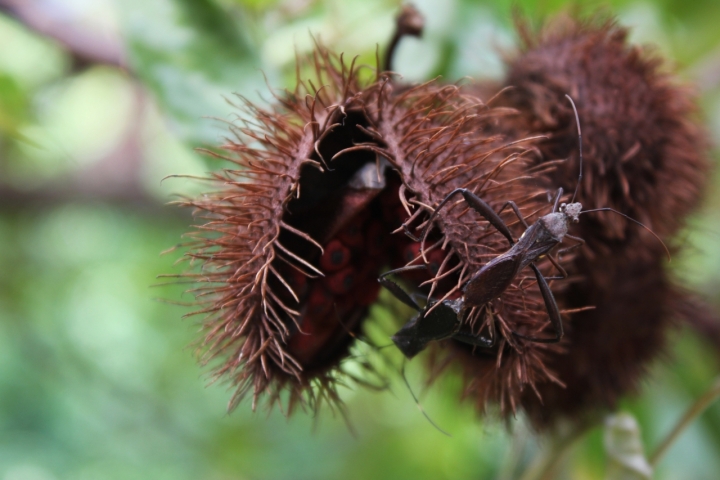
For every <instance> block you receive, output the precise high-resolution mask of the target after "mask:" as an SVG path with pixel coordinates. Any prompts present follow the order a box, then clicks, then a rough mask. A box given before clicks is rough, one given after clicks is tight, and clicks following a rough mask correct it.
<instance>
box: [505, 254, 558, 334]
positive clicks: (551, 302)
mask: <svg viewBox="0 0 720 480" xmlns="http://www.w3.org/2000/svg"><path fill="white" fill-rule="evenodd" d="M530 267H531V268H532V269H533V272H535V277H536V278H537V281H538V286H539V287H540V293H541V294H542V297H543V301H544V302H545V308H547V311H548V315H549V316H550V322H551V323H552V326H553V327H554V328H555V337H550V338H537V337H528V336H526V335H521V334H519V333H517V332H513V334H514V335H515V336H516V337H520V338H524V339H525V340H530V341H531V342H536V343H557V342H559V341H560V339H561V338H562V337H563V325H562V318H561V317H560V310H559V309H558V306H557V303H556V302H555V297H554V296H553V293H552V290H550V286H549V285H548V284H547V281H546V280H545V277H543V275H542V273H540V270H538V268H537V267H536V266H535V264H534V263H531V264H530Z"/></svg>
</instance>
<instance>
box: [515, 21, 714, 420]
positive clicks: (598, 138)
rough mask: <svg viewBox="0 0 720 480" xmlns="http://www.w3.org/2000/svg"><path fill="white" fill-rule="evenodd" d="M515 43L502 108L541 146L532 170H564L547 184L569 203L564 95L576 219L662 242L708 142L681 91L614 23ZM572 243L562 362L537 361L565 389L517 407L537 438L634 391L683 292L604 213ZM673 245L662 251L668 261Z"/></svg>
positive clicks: (687, 198) (691, 194)
mask: <svg viewBox="0 0 720 480" xmlns="http://www.w3.org/2000/svg"><path fill="white" fill-rule="evenodd" d="M520 32H521V37H522V38H523V39H524V42H525V45H524V47H523V48H522V50H521V52H520V53H519V54H518V55H517V57H515V58H513V59H512V60H511V61H510V64H509V73H508V76H507V79H506V85H508V86H512V87H513V88H512V90H510V91H509V92H508V93H507V95H506V96H505V97H504V98H505V99H507V105H509V106H511V107H513V108H517V109H518V110H520V111H521V112H522V114H521V115H520V116H518V117H516V119H517V120H518V123H517V124H516V125H517V127H516V128H519V129H521V130H523V131H529V132H533V133H537V134H540V133H542V134H545V135H547V136H548V138H547V139H546V140H543V141H541V142H539V143H538V151H539V152H540V156H539V157H537V158H538V159H540V161H541V162H552V161H554V160H557V159H568V160H567V161H565V162H563V163H562V164H560V165H559V166H558V168H556V169H555V170H554V172H551V173H552V175H551V176H549V177H548V179H549V180H550V182H549V184H548V185H549V186H554V187H555V188H557V187H563V188H564V189H565V190H566V191H573V190H575V188H576V185H577V181H578V180H577V178H578V172H579V164H578V139H577V131H576V126H575V119H574V115H573V112H572V109H571V106H570V104H569V102H567V100H566V99H565V98H564V95H565V94H569V95H570V96H571V97H572V98H573V99H574V101H575V104H576V105H577V108H578V111H579V116H580V122H581V124H582V136H583V151H584V165H583V180H582V183H581V185H580V187H579V192H578V199H577V200H578V201H579V202H581V203H582V204H583V208H584V209H585V210H588V209H594V208H602V207H611V208H614V209H615V210H618V211H619V212H622V213H624V214H626V215H629V216H631V217H633V218H635V219H637V220H638V221H640V222H642V223H643V224H645V225H646V226H647V227H649V228H651V229H652V230H653V231H654V232H655V233H657V234H658V235H659V236H661V237H662V238H663V239H664V240H665V241H666V242H669V241H670V238H671V236H672V235H673V234H675V233H677V231H678V229H679V228H680V227H681V226H682V225H683V224H684V221H685V218H686V217H687V215H688V214H689V213H690V212H691V211H692V210H693V209H694V208H696V207H697V205H698V202H699V200H700V198H701V196H702V192H703V190H704V186H705V185H706V179H707V178H708V170H709V162H708V157H707V146H708V141H707V138H706V136H705V133H704V132H703V131H702V129H701V128H700V127H699V126H698V124H697V122H696V120H695V115H696V108H695V106H694V103H693V97H692V95H691V94H690V90H689V89H688V88H687V87H686V86H683V85H681V84H679V83H678V82H677V81H676V79H675V78H674V77H673V76H672V75H671V74H670V73H668V72H669V69H668V67H667V65H666V64H665V63H664V62H662V61H661V59H660V58H659V57H658V56H657V55H655V54H653V53H652V52H648V51H647V50H646V49H641V48H639V47H634V46H630V45H628V44H627V30H626V29H624V28H622V27H619V26H618V25H616V24H615V23H614V22H613V21H603V20H597V19H594V20H590V21H578V20H574V19H571V18H568V17H560V18H559V19H556V20H555V21H553V22H550V23H549V24H547V25H546V26H545V27H544V28H543V29H542V30H541V31H540V32H539V33H533V32H531V31H530V29H528V28H527V27H525V26H521V27H520ZM572 233H573V234H575V235H577V236H580V237H581V238H583V239H584V240H585V241H586V242H587V243H586V245H585V246H584V247H583V248H581V249H580V250H579V251H578V254H577V256H576V257H575V260H574V262H572V263H571V264H568V265H567V267H568V270H569V271H570V272H571V274H572V276H574V277H575V278H576V281H575V282H573V283H572V284H571V286H570V287H569V288H568V289H567V290H565V292H562V293H561V294H560V295H559V297H558V300H559V302H560V303H561V304H562V305H564V306H565V307H566V308H577V307H583V306H594V307H595V309H594V310H591V311H584V312H580V313H576V314H574V315H573V316H572V319H571V324H572V329H571V330H570V331H569V332H568V335H567V343H566V345H567V353H566V354H563V355H554V354H553V356H552V357H549V360H548V363H549V365H550V366H551V368H553V369H554V370H555V371H556V372H557V374H558V377H559V379H560V380H561V381H562V382H563V383H564V384H565V385H566V388H564V389H562V388H559V387H558V386H557V384H555V383H549V382H548V383H545V384H543V385H540V386H539V390H540V392H541V395H542V399H543V402H542V403H540V402H538V401H537V398H536V397H535V396H531V395H526V396H525V398H524V400H523V406H524V408H525V409H526V410H528V411H529V413H530V415H531V418H532V419H533V421H534V422H535V424H536V425H537V426H549V425H552V424H553V423H554V422H555V421H556V420H557V419H558V418H559V417H569V418H575V419H578V417H585V416H587V415H591V414H592V413H594V412H597V411H604V410H606V409H609V408H613V407H614V406H615V404H616V402H617V400H618V398H619V397H620V396H621V395H623V394H625V393H628V392H632V391H634V390H635V389H636V388H637V387H638V385H639V381H640V379H641V378H642V376H643V374H644V373H645V371H646V369H647V367H648V365H649V362H650V361H651V360H652V359H654V358H657V357H658V355H659V354H660V353H661V352H662V351H663V346H664V344H665V337H666V334H667V332H668V329H669V327H670V326H671V325H672V324H673V322H674V319H675V318H676V317H678V316H680V315H682V312H676V310H677V308H676V306H677V305H683V304H685V303H686V302H685V300H683V297H684V294H683V293H681V291H680V290H679V289H677V288H676V287H674V286H673V285H672V282H671V281H670V280H669V278H668V273H667V272H666V271H665V268H664V263H665V258H666V256H665V250H664V248H663V246H662V245H661V244H660V242H658V241H657V240H656V239H655V238H653V237H652V235H650V234H649V232H647V231H646V230H644V229H642V228H640V227H639V226H638V225H636V224H634V223H632V222H628V221H627V220H626V219H624V218H622V217H621V216H619V215H615V214H613V213H611V212H602V213H588V214H587V215H583V216H582V217H581V219H580V223H579V224H578V225H577V226H576V227H574V230H573V232H572ZM677 249H678V247H677V246H676V247H675V248H674V249H673V250H674V251H677Z"/></svg>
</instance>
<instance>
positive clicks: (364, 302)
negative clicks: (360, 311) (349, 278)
mask: <svg viewBox="0 0 720 480" xmlns="http://www.w3.org/2000/svg"><path fill="white" fill-rule="evenodd" d="M379 293H380V283H379V282H378V281H377V279H375V278H373V279H372V280H368V281H367V282H364V283H363V284H362V285H360V286H359V287H358V296H357V299H356V300H357V303H358V305H361V306H363V307H367V306H369V305H372V304H373V303H375V300H377V297H378V294H379Z"/></svg>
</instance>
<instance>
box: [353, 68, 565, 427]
mask: <svg viewBox="0 0 720 480" xmlns="http://www.w3.org/2000/svg"><path fill="white" fill-rule="evenodd" d="M394 88H395V87H394V86H393V84H392V83H391V82H390V81H389V79H386V80H385V82H382V81H381V82H379V84H378V85H377V86H376V88H375V98H376V99H375V101H368V103H367V104H368V106H369V108H368V111H369V112H370V115H369V118H371V119H372V122H373V126H372V128H370V129H368V131H369V132H370V133H371V135H372V136H373V138H374V143H373V144H369V145H358V146H356V147H354V149H363V148H365V149H367V150H370V151H373V152H376V153H377V154H378V155H380V156H382V157H384V158H387V159H388V160H389V161H390V163H391V164H392V166H393V167H394V168H395V169H396V171H397V172H398V173H399V176H400V179H401V181H402V186H401V187H400V190H399V192H398V194H399V197H400V198H399V200H400V203H401V205H402V207H403V208H404V209H405V212H406V213H405V216H404V221H403V225H404V227H405V228H407V229H408V230H409V231H416V232H417V231H420V229H422V227H423V225H424V224H425V223H426V222H427V220H428V216H429V215H430V214H431V213H432V212H433V211H434V209H435V207H436V206H437V205H438V204H439V203H440V202H441V201H442V200H443V199H444V198H445V196H446V195H447V194H448V193H449V192H450V191H452V190H454V189H455V188H460V187H462V188H466V189H468V190H470V191H472V192H474V193H475V194H477V195H478V196H480V197H481V198H483V199H484V200H485V201H486V202H488V203H489V204H490V205H491V206H492V207H493V208H494V209H496V210H499V209H500V207H501V206H502V205H503V204H504V203H505V202H506V201H507V200H510V199H512V200H514V201H515V202H516V203H517V204H518V206H519V207H520V210H521V212H522V214H523V215H524V216H525V218H527V220H528V221H530V222H532V221H534V220H535V219H537V217H538V214H539V212H540V211H541V210H543V209H546V208H549V206H548V204H547V203H546V202H547V195H546V191H545V190H544V189H543V190H540V189H538V188H536V187H534V186H532V181H533V179H535V177H539V176H541V175H542V174H543V172H545V171H546V170H547V169H551V168H552V167H551V166H545V165H541V166H539V167H537V168H530V167H529V164H530V163H531V161H530V160H529V158H528V157H529V156H530V155H531V154H532V148H531V147H532V143H533V141H534V140H536V139H533V138H506V137H504V136H502V135H499V134H497V133H496V132H497V124H498V122H501V121H502V120H503V118H504V117H505V116H507V115H512V114H514V113H515V112H514V111H511V110H508V109H504V108H490V107H489V106H488V105H487V104H485V103H483V102H481V101H480V100H479V99H477V98H475V97H472V96H467V95H464V94H463V92H462V90H461V89H459V88H458V87H455V86H445V87H440V86H436V85H434V84H432V83H431V84H427V85H423V86H420V87H416V88H412V89H408V90H405V91H399V93H397V94H395V93H394V92H393V89H394ZM378 144H380V145H382V147H378ZM502 217H503V219H504V220H505V221H506V223H507V224H508V225H511V226H514V225H516V224H517V223H518V221H517V218H516V217H514V214H512V213H510V212H508V211H505V212H503V213H502ZM436 225H437V227H438V228H437V230H436V231H434V232H433V233H432V234H431V235H432V236H431V237H429V239H430V241H429V242H428V245H427V249H426V250H425V253H426V258H425V259H423V256H422V252H421V251H420V250H421V249H420V245H419V244H418V243H410V244H407V245H406V247H405V250H404V251H405V256H404V258H403V260H404V261H405V262H406V263H407V264H408V265H418V264H422V263H423V262H424V260H427V263H428V264H429V265H430V266H432V265H434V268H432V267H431V272H432V275H429V276H425V277H424V278H417V277H416V276H410V275H408V280H409V281H410V282H411V283H412V284H414V286H416V285H417V284H418V283H420V281H421V280H423V279H424V280H425V282H423V283H422V284H421V286H422V285H426V286H427V288H428V289H429V290H426V292H427V294H428V298H431V299H438V300H444V299H448V298H454V297H457V296H459V295H460V286H461V285H463V284H464V283H465V282H466V281H467V280H468V279H469V278H470V277H471V276H472V275H473V274H474V273H475V272H476V271H477V270H478V269H480V268H481V267H482V266H483V265H484V264H485V263H487V262H488V261H489V260H490V259H492V258H494V257H496V256H497V255H498V254H500V253H502V252H504V251H506V250H508V249H509V248H510V245H509V244H508V241H507V239H506V238H505V237H504V236H503V235H501V234H500V233H499V232H498V231H497V230H496V229H495V228H494V227H492V226H490V225H489V223H488V222H487V221H486V220H485V219H484V218H483V217H482V216H480V215H479V214H478V213H477V212H475V211H473V210H471V209H469V208H468V207H467V205H466V204H464V203H462V202H459V203H451V204H448V205H446V206H445V207H444V208H443V209H442V210H441V211H439V213H438V215H437V220H436ZM513 228H514V227H513ZM413 229H415V230H413ZM402 230H403V228H400V229H398V231H399V232H398V233H401V232H402ZM520 234H521V232H520V231H518V232H517V233H516V236H520ZM405 241H406V240H405ZM541 268H543V269H546V266H545V265H541ZM527 275H530V277H528V276H527ZM527 275H526V273H525V272H521V274H520V275H519V276H518V277H517V278H516V279H515V282H514V284H513V285H512V286H511V287H510V288H508V289H507V291H505V293H503V294H502V295H501V296H500V297H499V298H498V299H496V300H494V301H492V302H489V303H488V304H487V305H485V306H483V307H480V308H477V309H473V310H472V311H471V312H470V313H469V315H468V316H467V317H466V319H465V322H466V323H467V325H466V327H467V328H469V329H470V330H472V331H473V332H474V333H480V332H482V333H484V334H487V332H488V330H489V329H490V328H491V326H492V327H495V328H497V329H498V332H497V336H498V338H499V340H498V342H497V344H496V346H495V347H494V348H493V349H489V350H484V349H481V348H475V349H473V348H472V347H470V346H468V345H464V344H463V345H462V346H460V345H456V347H457V349H458V350H459V353H458V352H456V353H454V354H452V353H451V356H452V357H462V358H464V359H466V360H467V362H468V369H469V370H472V371H473V372H475V374H476V375H477V377H476V378H474V379H473V381H472V382H471V384H470V386H469V387H468V388H469V389H481V390H482V391H483V392H484V397H483V399H482V401H481V402H480V403H481V404H482V405H484V404H485V402H486V401H487V402H492V403H498V404H499V405H500V406H501V409H502V410H503V412H505V413H509V412H512V411H514V410H515V408H516V405H517V402H518V400H519V398H520V395H521V394H522V393H523V392H524V391H526V390H533V389H534V385H535V383H537V382H545V381H550V382H552V381H556V379H555V376H554V375H553V373H552V371H551V370H550V369H548V368H547V367H546V365H545V363H544V358H545V355H546V352H548V351H560V350H561V348H560V347H559V346H558V345H547V344H540V343H535V342H532V341H527V340H525V339H522V338H519V337H517V336H515V335H514V334H513V333H512V332H513V331H514V332H517V333H521V334H524V335H526V336H542V335H543V334H547V327H548V315H547V312H546V309H545V307H544V303H543V300H542V297H541V294H540V292H539V289H538V288H537V286H536V285H534V283H535V278H534V277H532V274H531V273H528V274H527ZM491 322H492V323H491ZM452 343H456V342H452ZM434 358H435V360H436V361H435V362H434V364H435V367H436V368H435V372H434V374H433V375H436V374H437V373H438V372H439V371H440V370H442V368H444V366H446V365H447V363H448V362H449V360H446V359H445V358H444V357H443V356H442V355H436V356H435V357H434Z"/></svg>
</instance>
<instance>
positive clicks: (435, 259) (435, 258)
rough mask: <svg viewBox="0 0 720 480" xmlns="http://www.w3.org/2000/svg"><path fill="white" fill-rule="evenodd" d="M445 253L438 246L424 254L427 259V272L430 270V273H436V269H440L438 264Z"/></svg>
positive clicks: (443, 258) (442, 259)
mask: <svg viewBox="0 0 720 480" xmlns="http://www.w3.org/2000/svg"><path fill="white" fill-rule="evenodd" d="M445 255H446V252H445V251H444V250H441V249H439V248H436V249H435V250H433V251H432V252H429V253H426V254H425V256H426V257H427V259H428V272H430V274H431V275H437V273H438V270H440V265H442V262H443V261H444V260H445Z"/></svg>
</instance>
